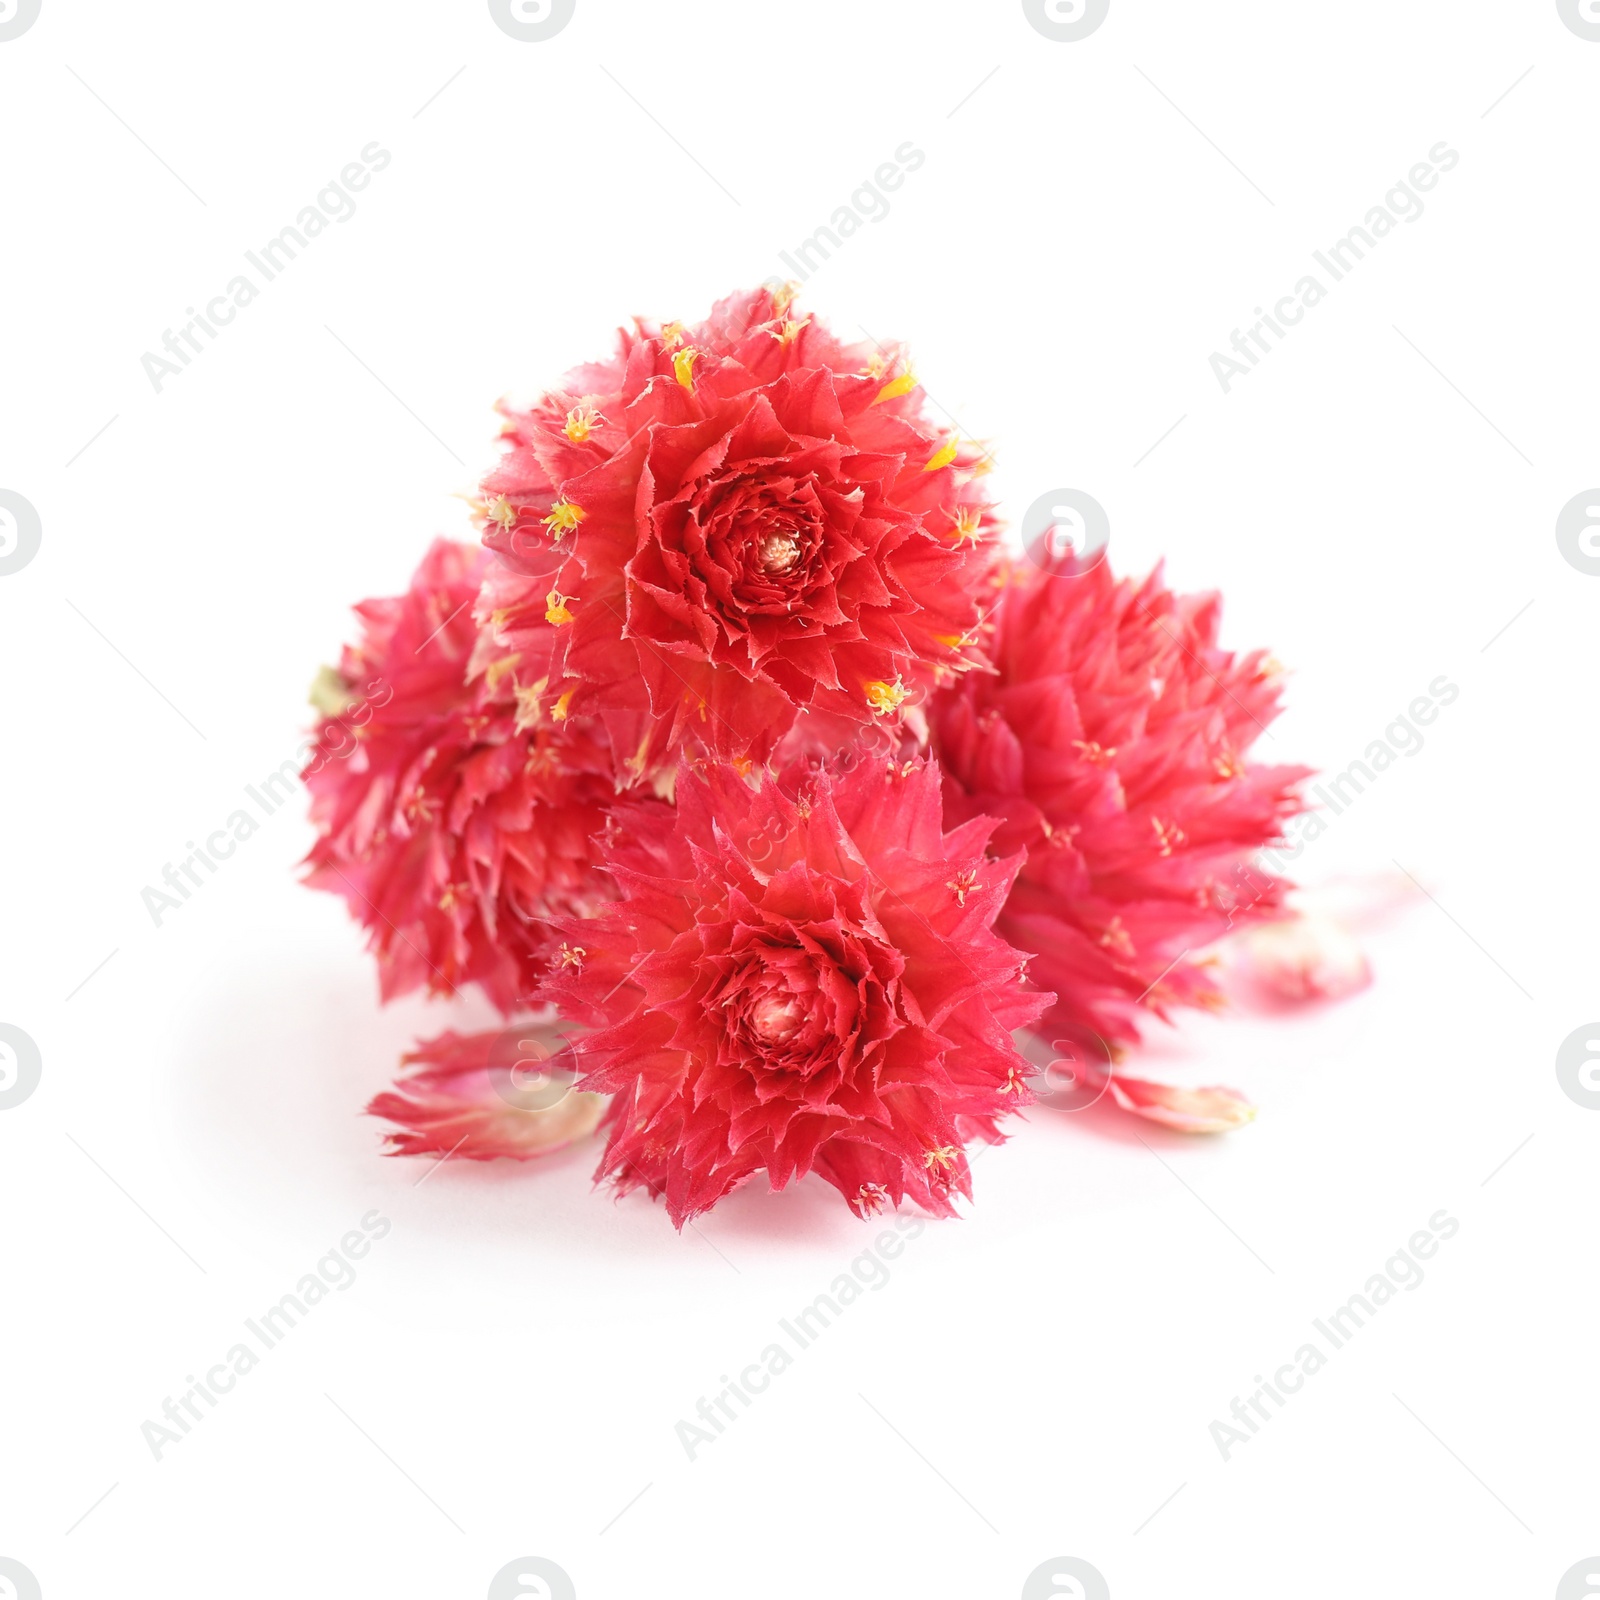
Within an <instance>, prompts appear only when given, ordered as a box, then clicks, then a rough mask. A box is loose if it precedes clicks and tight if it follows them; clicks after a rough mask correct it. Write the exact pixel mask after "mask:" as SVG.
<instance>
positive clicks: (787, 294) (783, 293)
mask: <svg viewBox="0 0 1600 1600" xmlns="http://www.w3.org/2000/svg"><path fill="white" fill-rule="evenodd" d="M799 293H800V285H799V284H798V283H796V282H794V281H793V279H791V280H790V281H789V282H788V283H786V284H784V285H783V286H782V287H781V288H778V289H774V290H773V291H772V309H773V310H774V311H776V312H777V313H778V315H779V316H780V317H783V316H787V315H788V314H789V307H790V306H792V305H793V304H794V301H795V296H796V295H797V294H799Z"/></svg>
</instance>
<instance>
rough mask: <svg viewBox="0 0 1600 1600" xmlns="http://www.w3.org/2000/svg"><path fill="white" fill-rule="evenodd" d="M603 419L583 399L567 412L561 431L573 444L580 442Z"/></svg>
mask: <svg viewBox="0 0 1600 1600" xmlns="http://www.w3.org/2000/svg"><path fill="white" fill-rule="evenodd" d="M605 420H606V419H605V418H604V417H602V416H601V415H600V413H599V412H598V411H597V410H595V408H594V407H593V406H592V405H590V404H589V402H588V401H587V400H584V401H580V402H579V404H577V405H575V406H574V407H573V408H572V409H571V410H570V411H569V412H568V413H567V422H566V426H565V427H564V428H563V429H562V430H561V431H562V432H563V433H564V434H566V436H567V437H568V438H569V439H570V440H571V441H572V442H573V443H574V444H582V443H583V442H584V440H585V439H587V438H588V437H589V435H590V434H591V433H593V432H594V430H595V429H596V428H597V427H599V426H600V424H601V423H602V422H604V421H605Z"/></svg>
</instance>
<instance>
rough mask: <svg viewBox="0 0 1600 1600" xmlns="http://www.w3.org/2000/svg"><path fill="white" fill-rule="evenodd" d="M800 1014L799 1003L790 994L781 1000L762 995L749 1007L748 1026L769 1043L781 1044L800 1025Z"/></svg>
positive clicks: (772, 996)
mask: <svg viewBox="0 0 1600 1600" xmlns="http://www.w3.org/2000/svg"><path fill="white" fill-rule="evenodd" d="M801 1015H802V1013H801V1010H800V1003H799V1002H798V1001H797V1000H796V999H795V998H794V997H793V996H792V995H789V996H786V997H785V998H784V999H782V1000H780V999H779V998H778V997H777V996H776V995H770V994H769V995H763V996H762V997H761V999H759V1000H757V1001H756V1003H755V1005H754V1006H753V1007H752V1008H751V1011H750V1026H751V1027H752V1028H754V1029H755V1031H756V1033H757V1035H758V1036H759V1037H760V1038H762V1039H765V1040H766V1041H767V1042H768V1043H769V1044H782V1043H783V1042H784V1041H785V1040H786V1039H789V1038H791V1037H792V1036H793V1035H794V1032H795V1030H796V1029H797V1028H798V1027H799V1026H800V1019H801Z"/></svg>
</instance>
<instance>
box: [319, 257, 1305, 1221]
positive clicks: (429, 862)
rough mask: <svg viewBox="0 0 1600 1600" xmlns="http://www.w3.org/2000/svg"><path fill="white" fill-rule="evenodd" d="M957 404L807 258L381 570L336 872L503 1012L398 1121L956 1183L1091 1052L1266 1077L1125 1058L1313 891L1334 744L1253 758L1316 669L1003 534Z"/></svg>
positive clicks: (675, 329) (445, 971)
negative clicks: (858, 339)
mask: <svg viewBox="0 0 1600 1600" xmlns="http://www.w3.org/2000/svg"><path fill="white" fill-rule="evenodd" d="M930 411H931V408H930V405H929V404H928V402H927V397H926V396H925V394H924V392H923V391H922V389H921V387H920V385H919V382H918V379H917V377H916V374H915V372H914V370H913V369H912V367H911V365H910V362H909V360H908V358H907V356H906V354H905V352H904V351H903V350H901V349H899V348H898V347H895V348H880V347H877V346H873V345H867V346H860V345H850V344H846V343H843V342H841V341H840V340H838V339H837V338H835V337H834V336H833V335H832V334H831V333H830V332H829V331H828V330H827V329H826V328H825V327H823V326H822V325H821V324H820V323H819V322H817V321H816V320H815V319H814V318H812V317H808V316H802V315H800V314H798V312H797V310H796V307H795V305H794V303H793V297H792V293H791V291H789V290H787V289H781V290H772V289H769V288H762V289H758V290H756V291H753V292H750V293H745V294H739V295H735V296H732V297H731V298H729V299H727V300H725V301H723V302H722V303H721V304H719V305H718V306H717V307H716V308H715V309H714V310H713V312H712V314H711V316H710V317H709V318H708V319H707V320H706V321H705V322H704V323H702V324H700V325H698V326H693V327H686V326H683V325H682V324H678V323H669V324H667V325H665V326H660V325H657V324H654V323H647V322H637V323H635V324H634V325H633V326H632V327H631V328H629V329H627V330H625V331H624V332H623V333H622V334H621V335H620V339H619V344H618V347H617V351H616V354H615V355H614V356H613V357H612V359H610V360H609V361H604V362H600V363H598V364H595V365H591V366H585V367H580V368H578V369H577V370H576V371H574V372H572V373H571V374H569V376H568V377H567V378H566V379H565V380H564V381H563V383H562V385H561V386H560V387H559V388H557V389H555V390H553V391H551V392H550V393H548V394H546V395H545V396H544V397H543V398H542V399H540V400H539V401H538V402H537V403H535V404H534V405H532V406H530V407H527V408H520V407H514V406H505V407H503V412H504V416H505V426H504V432H503V451H502V454H501V456H500V459H499V461H498V463H497V464H496V465H495V467H494V469H493V470H492V471H491V472H490V473H489V474H488V476H487V477H486V478H485V479H484V481H483V484H482V487H481V490H480V493H479V496H478V498H477V499H476V500H475V502H474V506H475V511H476V515H477V517H478V520H479V524H480V528H481V531H482V545H481V546H466V545H459V544H452V543H449V542H446V541H441V542H440V543H438V544H436V545H435V546H434V548H433V549H432V550H431V551H430V552H429V553H428V555H427V556H426V558H425V559H424V561H423V563H422V565H421V567H420V568H419V569H418V571H417V573H416V575H415V577H414V578H413V580H412V583H411V586H410V588H409V590H408V591H407V593H405V594H404V595H401V596H399V597H397V598H392V599H384V600H372V601H368V602H366V603H365V604H363V605H362V606H360V607H358V608H357V610H358V615H359V617H360V621H361V635H360V638H359V641H358V642H357V643H356V644H355V645H353V646H351V647H349V648H347V649H346V650H345V652H344V655H343V657H342V659H341V661H340V663H339V666H338V668H337V669H336V670H334V669H324V672H323V674H322V676H321V677H320V678H319V679H318V683H317V686H316V690H315V692H314V696H313V701H314V704H315V705H316V706H317V709H318V711H319V712H320V713H321V718H322V720H321V722H320V723H319V725H318V728H317V754H316V755H315V756H314V757H313V759H312V761H311V762H310V764H309V765H308V769H307V783H308V786H309V787H310V790H311V804H312V819H313V822H314V823H315V825H316V829H317V835H318V837H317V840H316V843H315V845H314V847H313V849H312V851H311V854H310V856H309V858H308V867H309V873H308V881H309V882H310V883H312V884H313V885H315V886H316V887H319V888H325V889H331V890H333V891H334V892H335V893H337V894H339V895H340V896H342V897H343V898H344V899H345V901H346V902H347V903H348V905H349V907H350V909H351V911H352V912H353V913H354V915H355V916H356V917H357V919H358V920H359V921H360V922H361V923H362V924H363V925H364V926H365V927H366V928H367V930H368V932H369V934H370V938H371V943H372V948H373V950H374V953H375V954H376V956H377V960H378V967H379V973H380V984H381V989H382V993H383V995H384V996H385V997H388V996H392V995H397V994H400V993H403V992H405V991H407V990H411V989H414V988H417V987H424V988H426V989H427V990H428V991H429V992H431V993H434V994H439V995H449V994H454V993H456V992H457V991H458V990H461V989H463V988H465V987H467V986H469V985H475V986H476V987H477V988H478V989H479V990H480V991H481V992H482V993H483V994H484V995H485V996H487V998H488V999H489V1000H490V1001H491V1002H492V1003H493V1004H494V1005H495V1006H496V1007H497V1008H498V1009H499V1010H500V1011H501V1012H502V1013H503V1014H504V1015H505V1017H506V1018H507V1019H508V1020H507V1025H506V1027H505V1028H504V1029H503V1030H502V1031H500V1032H498V1033H495V1032H491V1033H487V1034H478V1035H461V1034H458V1033H455V1032H450V1033H446V1034H444V1035H443V1036H442V1037H441V1038H439V1039H437V1040H435V1041H433V1042H432V1043H430V1044H427V1045H424V1046H422V1047H420V1048H419V1049H418V1050H417V1051H416V1052H415V1053H414V1054H413V1056H412V1057H410V1058H409V1061H410V1064H411V1065H412V1068H413V1070H412V1072H411V1074H410V1075H409V1076H408V1077H406V1078H405V1079H403V1080H402V1081H401V1083H400V1084H399V1085H398V1086H397V1087H396V1089H395V1091H393V1092H391V1093H388V1094H384V1095H381V1096H379V1097H378V1099H377V1100H375V1101H374V1102H373V1105H372V1107H371V1109H372V1110H373V1111H374V1112H375V1113H376V1114H377V1115H379V1116H381V1117H383V1118H385V1119H386V1120H387V1121H389V1122H391V1123H393V1124H395V1125H396V1126H397V1127H398V1128H399V1130H400V1131H399V1132H398V1133H396V1134H393V1135H391V1136H390V1137H391V1143H392V1145H393V1147H394V1148H395V1149H396V1150H397V1151H398V1152H401V1153H406V1154H417V1153H424V1152H427V1153H435V1154H437V1155H447V1154H460V1155H462V1156H464V1157H468V1158H472V1159H489V1158H492V1157H496V1156H511V1157H528V1156H532V1155H536V1154H541V1153H544V1152H546V1151H550V1150H554V1149H558V1148H560V1147H562V1146H564V1145H567V1144H569V1143H571V1142H572V1141H574V1140H577V1139H581V1138H584V1137H586V1136H587V1135H588V1134H589V1133H590V1132H591V1131H593V1130H594V1129H595V1128H596V1127H597V1126H598V1127H599V1128H600V1129H602V1130H603V1131H604V1133H605V1136H606V1145H605V1153H604V1155H603V1156H602V1157H601V1161H600V1169H599V1176H600V1177H601V1178H603V1179H605V1180H606V1181H608V1182H609V1183H610V1184H611V1185H613V1186H614V1187H615V1188H616V1189H617V1190H619V1191H623V1192H626V1191H629V1190H632V1189H635V1188H642V1189H644V1190H646V1191H647V1192H648V1193H649V1194H651V1195H652V1196H660V1197H663V1198H664V1200H665V1203H666V1206H667V1209H668V1211H669V1213H670V1215H671V1217H672V1219H673V1220H674V1222H676V1223H677V1224H678V1225H679V1226H682V1224H683V1223H684V1222H685V1221H687V1220H689V1219H690V1218H692V1217H694V1216H696V1215H697V1214H699V1213H701V1212H703V1211H705V1210H707V1209H708V1208H709V1207H711V1206H713V1205H715V1204H716V1203H717V1202H718V1201H719V1200H720V1199H722V1198H723V1197H724V1196H725V1195H727V1194H728V1193H729V1192H730V1191H732V1190H733V1189H734V1188H736V1187H738V1186H739V1185H741V1184H742V1183H744V1182H745V1181H746V1180H747V1179H750V1178H752V1177H755V1176H757V1175H765V1178H766V1180H767V1182H768V1183H769V1184H770V1186H771V1187H772V1188H773V1189H781V1188H783V1187H784V1186H786V1185H787V1184H789V1183H791V1182H793V1181H795V1180H797V1179H799V1178H801V1177H804V1176H805V1175H806V1174H808V1173H816V1174H817V1175H818V1176H819V1177H821V1178H822V1179H824V1180H825V1181H826V1182H828V1183H830V1184H832V1185H833V1186H834V1187H835V1188H837V1189H838V1190H839V1191H840V1193H841V1194H842V1195H843V1196H844V1199H845V1201H846V1203H847V1204H848V1205H849V1206H850V1208H851V1209H852V1210H853V1211H855V1212H856V1213H857V1214H858V1215H862V1216H867V1215H871V1214H873V1213H874V1212H876V1211H878V1210H881V1209H882V1208H884V1207H886V1206H899V1205H900V1204H902V1202H904V1201H906V1200H908V1199H909V1200H910V1201H912V1202H914V1203H915V1204H917V1205H919V1206H921V1207H923V1208H924V1209H926V1210H928V1211H930V1212H933V1213H935V1214H948V1213H950V1212H951V1211H952V1209H953V1208H952V1198H953V1197H954V1196H956V1195H962V1196H970V1193H971V1184H970V1171H969V1164H968V1148H969V1146H971V1145H972V1144H973V1142H974V1141H981V1142H984V1143H998V1142H1000V1141H1001V1140H1003V1138H1004V1137H1005V1135H1004V1132H1003V1124H1004V1123H1005V1122H1006V1120H1007V1119H1008V1118H1009V1117H1011V1116H1012V1115H1013V1114H1015V1113H1018V1112H1020V1111H1022V1110H1023V1109H1024V1108H1025V1107H1027V1106H1029V1105H1032V1104H1034V1103H1035V1102H1036V1101H1037V1100H1043V1101H1045V1103H1046V1104H1049V1103H1052V1095H1053V1093H1054V1091H1053V1090H1051V1089H1050V1088H1049V1086H1048V1074H1049V1072H1050V1071H1052V1070H1054V1071H1057V1072H1058V1073H1059V1070H1060V1069H1062V1068H1063V1066H1064V1065H1067V1064H1069V1063H1070V1066H1068V1070H1069V1071H1070V1072H1071V1074H1072V1075H1073V1076H1074V1077H1075V1080H1076V1085H1077V1088H1078V1090H1079V1091H1080V1092H1090V1093H1092V1094H1093V1095H1101V1094H1103V1095H1105V1096H1106V1099H1107V1103H1108V1104H1111V1105H1114V1106H1119V1107H1122V1108H1124V1109H1126V1110H1129V1111H1132V1112H1135V1113H1137V1114H1139V1115H1142V1116H1146V1117H1150V1118H1154V1119H1155V1120H1157V1121H1161V1122H1164V1123H1166V1124H1168V1125H1169V1126H1172V1127H1178V1128H1186V1129H1191V1130H1213V1129H1219V1128H1223V1127H1229V1126H1233V1125H1235V1124H1236V1123H1238V1122H1240V1121H1242V1120H1245V1119H1246V1118H1247V1117H1248V1115H1249V1114H1250V1111H1249V1107H1248V1105H1247V1103H1246V1102H1244V1100H1243V1098H1242V1097H1241V1096H1238V1095H1236V1094H1235V1093H1234V1092H1233V1091H1231V1090H1223V1089H1199V1090H1194V1089H1187V1090H1186V1089H1179V1088H1175V1087H1171V1086H1167V1085H1162V1084H1159V1083H1154V1082H1150V1081H1147V1080H1144V1079H1141V1078H1134V1077H1131V1076H1129V1075H1128V1074H1127V1073H1126V1072H1125V1071H1124V1070H1123V1066H1122V1062H1123V1058H1124V1055H1125V1052H1126V1050H1127V1049H1128V1047H1130V1046H1132V1045H1134V1044H1136V1043H1137V1041H1138V1038H1139V1029H1140V1024H1141V1022H1142V1021H1143V1020H1144V1019H1146V1018H1148V1017H1151V1016H1155V1017H1162V1018H1165V1017H1167V1016H1168V1014H1169V1012H1170V1010H1171V1008H1172V1007H1174V1006H1176V1005H1178V1004H1184V1003H1188V1004H1215V1003H1217V1002H1218V999H1219V990H1218V988H1217V986H1216V984H1215V982H1214V981H1213V979H1212V978H1211V977H1210V976H1208V973H1207V967H1206V961H1207V957H1206V950H1207V947H1208V946H1212V945H1215V944H1216V942H1217V941H1218V940H1219V938H1221V937H1222V936H1223V935H1225V934H1228V933H1229V932H1231V931H1232V930H1233V929H1235V928H1237V927H1239V926H1240V925H1241V924H1242V923H1246V922H1255V921H1262V920H1265V919H1272V918H1275V917H1278V916H1281V915H1282V914H1283V912H1282V898H1283V894H1284V890H1285V888H1286V886H1285V885H1284V884H1283V883H1281V882H1280V881H1279V880H1277V879H1276V878H1274V877H1272V876H1271V875H1270V874H1267V873H1265V872H1264V871H1262V870H1260V869H1259V868H1258V867H1256V866H1255V864H1254V858H1255V854H1256V852H1257V851H1258V850H1260V849H1261V848H1262V847H1264V846H1268V845H1270V844H1272V843H1273V842H1274V841H1276V840H1277V839H1278V838H1279V836H1280V830H1281V827H1282V824H1283V822H1284V821H1285V819H1286V818H1288V817H1289V816H1291V815H1293V814H1294V813H1295V812H1296V811H1297V810H1298V809H1299V806H1300V801H1299V798H1298V793H1297V785H1298V783H1299V782H1300V780H1301V779H1302V778H1303V777H1304V775H1305V774H1304V772H1303V770H1302V769H1299V768H1295V767H1284V766H1258V765H1255V764H1253V763H1252V762H1251V760H1250V759H1249V751H1250V748H1251V746H1252V744H1253V743H1254V741H1255V739H1256V738H1257V736H1258V735H1259V734H1260V733H1261V732H1262V731H1263V729H1264V728H1265V725H1266V724H1267V723H1268V722H1269V721H1270V720H1271V719H1272V718H1273V717H1274V716H1275V715H1276V713H1277V709H1278V694H1279V675H1278V672H1277V670H1276V668H1275V667H1274V666H1273V665H1272V664H1271V663H1270V662H1269V661H1267V660H1266V659H1264V658H1263V657H1261V656H1259V655H1247V656H1235V655H1232V654H1230V653H1229V652H1227V651H1226V650H1224V649H1223V648H1222V647H1221V646H1220V645H1219V643H1218V624H1219V609H1220V608H1219V603H1218V601H1217V599H1216V598H1215V597H1214V596H1208V597H1204V598H1187V597H1182V596H1178V595H1175V594H1173V593H1171V592H1170V591H1169V590H1167V589H1166V587H1165V586H1164V585H1163V583H1162V581H1161V578H1160V575H1159V573H1158V574H1156V575H1153V576H1151V577H1150V578H1148V579H1146V580H1145V581H1144V582H1143V583H1141V584H1135V583H1130V582H1127V581H1119V580H1117V579H1116V578H1114V577H1113V576H1112V574H1111V572H1110V569H1109V567H1108V566H1107V565H1106V564H1105V563H1104V562H1103V561H1101V562H1098V563H1096V564H1092V565H1088V564H1081V563H1079V562H1077V561H1076V560H1075V558H1073V557H1072V556H1071V555H1070V554H1068V555H1066V556H1063V557H1061V558H1060V559H1054V558H1047V559H1045V560H1043V561H1042V562H1041V561H1024V560H1021V559H1020V558H1018V557H1016V556H1014V555H1013V554H1011V553H1010V552H1008V551H1007V549H1006V547H1005V546H1004V543H1003V541H1002V539H1001V537H1000V524H999V521H998V519H997V517H996V514H995V510H994V507H993V505H992V503H991V501H990V499H989V497H988V495H987V494H986V492H985V475H986V472H987V467H988V456H987V453H986V452H985V451H984V450H982V449H980V448H979V447H978V446H977V445H975V444H973V443H971V442H969V441H966V440H963V439H961V438H959V437H957V436H955V435H954V434H953V433H951V432H950V431H949V430H947V429H946V428H944V427H943V426H941V425H939V424H938V423H937V422H936V421H935V420H933V417H932V416H931V414H930ZM518 1018H520V1020H512V1019H518ZM1030 1038H1032V1039H1033V1040H1034V1043H1033V1044H1032V1045H1031V1046H1030V1042H1029V1041H1030ZM1047 1049H1048V1050H1053V1051H1055V1052H1057V1053H1058V1055H1057V1059H1056V1060H1055V1061H1054V1063H1053V1067H1052V1068H1049V1069H1044V1071H1043V1072H1041V1068H1040V1067H1039V1065H1038V1064H1037V1060H1038V1057H1039V1056H1040V1054H1041V1053H1042V1052H1044V1051H1045V1050H1047Z"/></svg>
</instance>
